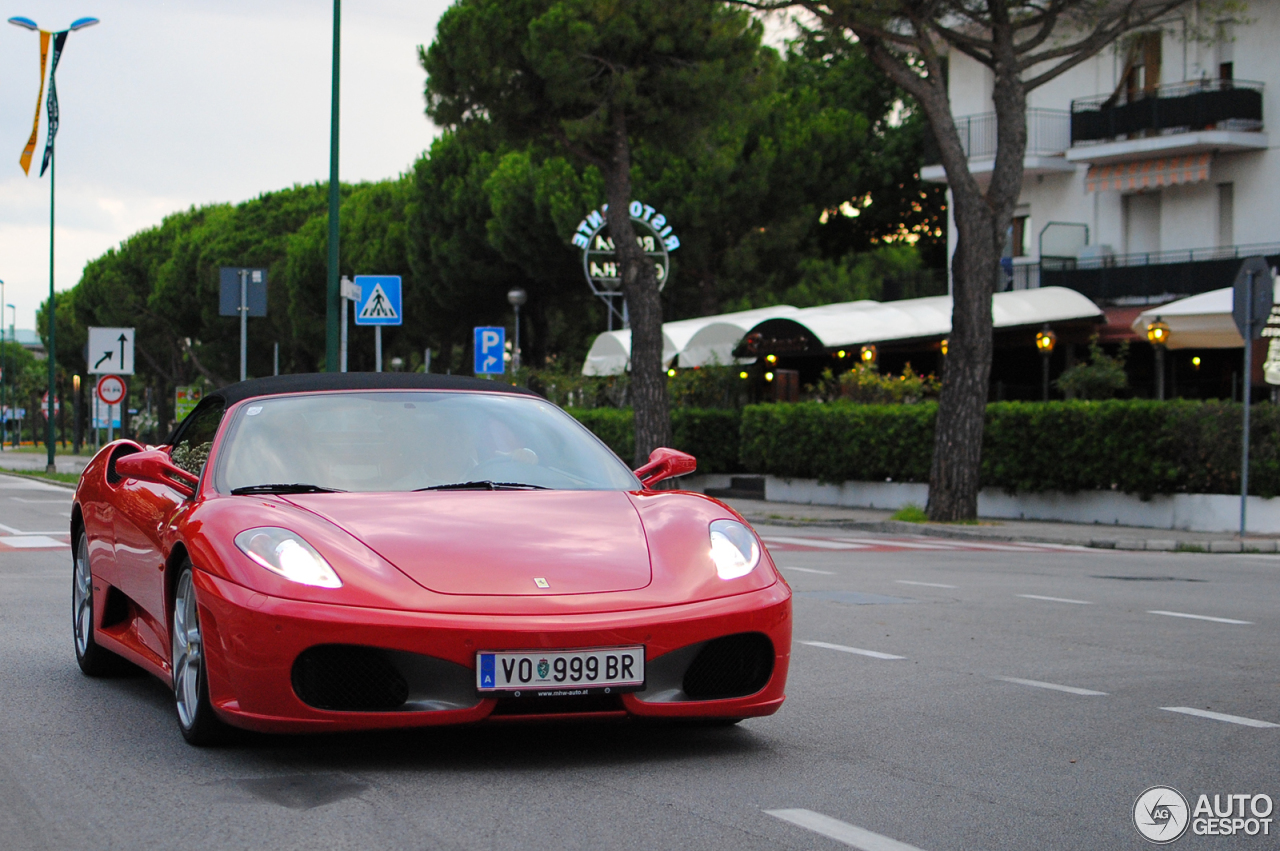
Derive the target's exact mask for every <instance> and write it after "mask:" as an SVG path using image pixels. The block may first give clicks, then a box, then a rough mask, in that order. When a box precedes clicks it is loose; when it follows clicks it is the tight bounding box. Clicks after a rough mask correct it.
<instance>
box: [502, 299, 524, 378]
mask: <svg viewBox="0 0 1280 851" xmlns="http://www.w3.org/2000/svg"><path fill="white" fill-rule="evenodd" d="M528 300H529V294H528V293H527V292H525V291H524V290H523V289H521V288H520V287H516V288H515V289H513V290H511V291H509V292H508V293H507V301H508V302H510V303H511V306H512V307H513V308H515V311H516V334H515V340H514V342H513V343H512V346H511V374H512V375H515V373H516V370H518V369H520V305H522V304H524V303H525V302H526V301H528Z"/></svg>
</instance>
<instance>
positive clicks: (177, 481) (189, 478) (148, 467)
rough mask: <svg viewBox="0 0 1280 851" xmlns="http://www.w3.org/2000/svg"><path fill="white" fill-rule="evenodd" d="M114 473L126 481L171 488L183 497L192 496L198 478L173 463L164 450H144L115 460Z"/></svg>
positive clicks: (198, 482) (198, 480)
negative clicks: (151, 483)
mask: <svg viewBox="0 0 1280 851" xmlns="http://www.w3.org/2000/svg"><path fill="white" fill-rule="evenodd" d="M116 473H117V474H118V475H120V476H123V477H125V478H127V479H139V480H141V481H144V482H153V483H155V484H158V485H165V486H166V487H171V488H173V489H174V490H176V491H177V492H178V493H180V494H182V495H183V496H187V497H190V496H194V495H195V492H196V486H197V485H199V484H200V477H199V476H194V475H192V474H191V473H188V472H187V471H186V470H184V469H182V468H181V467H179V466H178V465H177V464H175V463H173V459H171V458H170V457H169V453H168V452H167V451H166V450H164V449H144V450H143V451H141V452H135V453H133V454H132V455H126V456H124V457H123V458H120V459H117V460H116Z"/></svg>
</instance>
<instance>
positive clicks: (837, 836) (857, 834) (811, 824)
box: [765, 810, 921, 851]
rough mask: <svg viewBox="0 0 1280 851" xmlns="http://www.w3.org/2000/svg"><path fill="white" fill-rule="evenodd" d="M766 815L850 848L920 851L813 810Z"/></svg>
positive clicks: (869, 850)
mask: <svg viewBox="0 0 1280 851" xmlns="http://www.w3.org/2000/svg"><path fill="white" fill-rule="evenodd" d="M765 813H766V814H767V815H771V816H773V817H774V818H777V819H782V820H783V821H785V822H790V823H791V824H794V825H795V826H796V827H803V828H804V829H805V830H812V831H813V832H814V833H817V834H820V835H822V836H825V837H827V838H828V839H834V840H835V841H836V842H843V843H844V844H845V845H848V846H849V847H850V848H857V849H860V851H921V849H919V848H917V847H916V846H914V845H908V844H907V843H905V842H899V841H898V840H896V839H890V838H889V837H887V836H882V835H881V834H879V833H872V832H871V831H869V830H866V829H865V828H861V827H856V826H854V825H852V824H849V823H848V822H843V821H840V820H839V819H833V818H832V817H831V816H824V815H823V814H822V813H815V812H814V811H813V810H765Z"/></svg>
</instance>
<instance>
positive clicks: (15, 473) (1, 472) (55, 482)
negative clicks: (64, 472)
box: [0, 470, 79, 490]
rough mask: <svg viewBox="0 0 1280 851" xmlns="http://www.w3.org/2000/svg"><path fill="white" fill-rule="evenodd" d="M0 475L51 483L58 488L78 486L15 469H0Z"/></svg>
mask: <svg viewBox="0 0 1280 851" xmlns="http://www.w3.org/2000/svg"><path fill="white" fill-rule="evenodd" d="M0 476H12V477H13V478H15V479H26V480H27V481H30V482H43V483H45V484H46V485H53V486H54V487H58V488H66V489H67V490H75V489H76V488H77V487H79V485H78V484H75V485H73V484H71V483H70V482H60V481H58V480H57V479H46V478H45V477H44V476H41V475H38V474H34V473H22V472H18V471H16V470H0Z"/></svg>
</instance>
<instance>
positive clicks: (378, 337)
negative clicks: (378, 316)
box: [373, 325, 382, 372]
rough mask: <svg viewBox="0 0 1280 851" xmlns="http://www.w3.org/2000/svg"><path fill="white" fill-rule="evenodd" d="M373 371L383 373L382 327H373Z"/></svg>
mask: <svg viewBox="0 0 1280 851" xmlns="http://www.w3.org/2000/svg"><path fill="white" fill-rule="evenodd" d="M373 371H374V372H382V326H381V325H375V326H373Z"/></svg>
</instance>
